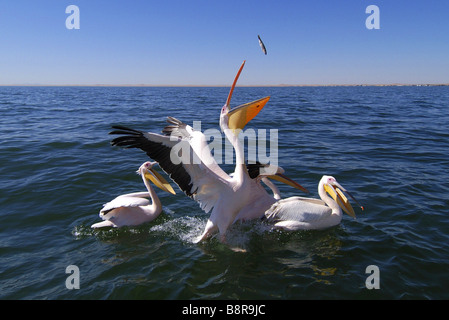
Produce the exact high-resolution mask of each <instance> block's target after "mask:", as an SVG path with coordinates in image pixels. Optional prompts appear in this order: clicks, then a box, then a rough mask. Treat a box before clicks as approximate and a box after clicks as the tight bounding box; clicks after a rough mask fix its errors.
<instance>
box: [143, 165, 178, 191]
mask: <svg viewBox="0 0 449 320" xmlns="http://www.w3.org/2000/svg"><path fill="white" fill-rule="evenodd" d="M145 178H147V179H150V180H151V181H152V182H153V183H154V185H155V186H157V187H158V188H160V189H162V190H164V191H166V192H168V193H171V194H176V192H175V190H173V188H172V186H171V185H170V183H168V181H167V180H165V178H164V177H163V176H162V175H161V174H160V173H159V172H157V171H156V170H154V169H153V168H151V169H149V170H147V171H146V172H145Z"/></svg>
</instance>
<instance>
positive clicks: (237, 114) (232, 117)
mask: <svg viewBox="0 0 449 320" xmlns="http://www.w3.org/2000/svg"><path fill="white" fill-rule="evenodd" d="M244 65H245V61H243V63H242V65H241V66H240V69H239V71H238V72H237V75H236V76H235V78H234V82H233V83H232V86H231V90H230V91H229V94H228V99H227V100H226V104H225V106H226V108H227V109H228V127H229V129H231V130H232V131H233V132H234V133H235V130H237V129H240V130H243V128H244V127H245V126H246V124H247V123H248V122H250V121H251V120H252V119H253V118H254V117H255V116H256V115H257V114H258V113H259V112H260V110H262V108H263V107H264V106H265V104H266V103H267V102H268V100H270V97H265V98H262V99H259V100H256V101H253V102H248V103H245V104H242V105H240V106H238V107H235V108H234V109H232V110H231V106H230V105H231V98H232V93H233V92H234V88H235V85H236V83H237V80H238V78H239V76H240V73H241V72H242V70H243V67H244Z"/></svg>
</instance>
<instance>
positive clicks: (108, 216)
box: [91, 161, 175, 228]
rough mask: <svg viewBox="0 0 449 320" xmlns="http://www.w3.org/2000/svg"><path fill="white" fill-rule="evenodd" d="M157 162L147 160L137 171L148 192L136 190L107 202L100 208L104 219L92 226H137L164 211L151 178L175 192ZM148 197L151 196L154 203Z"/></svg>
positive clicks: (162, 186)
mask: <svg viewBox="0 0 449 320" xmlns="http://www.w3.org/2000/svg"><path fill="white" fill-rule="evenodd" d="M155 164H156V162H149V161H148V162H145V163H144V164H142V165H141V166H140V168H139V170H138V171H137V173H138V174H140V175H141V176H142V180H143V183H144V184H145V186H146V187H147V190H148V192H134V193H128V194H124V195H121V196H118V197H117V198H115V199H114V200H112V201H110V202H108V203H106V204H105V205H104V207H103V209H101V210H100V218H102V219H103V220H104V221H102V222H98V223H95V224H93V225H92V226H91V227H92V228H102V227H116V228H118V227H123V226H137V225H140V224H142V223H145V222H150V221H153V220H154V219H156V218H157V217H158V216H159V214H160V213H161V212H162V204H161V201H160V200H159V198H158V196H157V194H156V192H154V190H153V188H152V187H151V185H150V182H149V181H148V179H150V180H151V181H152V182H153V183H154V184H155V185H156V186H158V187H159V188H161V189H162V190H164V191H167V192H169V193H172V194H175V191H174V190H173V188H172V187H171V186H170V184H169V183H168V182H167V181H166V180H165V179H164V178H163V177H162V176H161V175H160V174H159V173H158V172H157V171H155V170H154V169H153V168H152V167H153V166H154V165H155ZM147 198H151V200H152V203H151V204H150V201H149V200H148V199H147Z"/></svg>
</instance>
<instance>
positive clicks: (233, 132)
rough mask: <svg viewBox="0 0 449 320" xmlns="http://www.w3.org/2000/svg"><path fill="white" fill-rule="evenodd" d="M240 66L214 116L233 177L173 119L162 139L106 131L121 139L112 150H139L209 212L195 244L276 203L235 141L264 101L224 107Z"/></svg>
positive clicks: (200, 138) (201, 139)
mask: <svg viewBox="0 0 449 320" xmlns="http://www.w3.org/2000/svg"><path fill="white" fill-rule="evenodd" d="M244 64H245V62H243V63H242V65H241V67H240V69H239V71H238V73H237V75H236V77H235V79H234V82H233V84H232V87H231V89H230V92H229V95H228V98H227V100H226V103H225V105H224V106H223V108H222V109H221V114H220V127H221V129H222V130H223V131H224V133H225V135H226V137H227V138H228V139H229V141H230V142H231V144H232V146H233V147H234V149H235V155H236V166H235V171H234V174H233V175H228V174H227V173H225V172H224V171H223V170H222V169H221V168H220V166H219V165H218V164H217V163H216V161H215V159H214V158H213V157H212V154H211V151H210V149H209V146H208V144H207V140H206V137H205V135H204V134H203V133H201V132H200V131H195V130H193V128H192V127H190V126H188V125H186V124H185V123H182V122H181V121H179V120H177V119H175V118H172V117H169V118H168V122H169V123H170V124H171V125H169V126H167V127H165V128H164V130H163V131H162V132H163V133H165V135H160V134H155V133H151V132H142V131H139V130H134V129H129V128H126V127H123V126H113V128H114V129H118V130H116V131H112V132H111V134H120V135H122V136H121V137H117V138H115V139H113V140H112V145H116V146H122V147H126V148H140V149H141V150H143V151H145V152H146V153H147V155H148V156H149V157H150V158H152V159H154V160H156V161H157V162H158V163H159V166H160V167H161V168H162V169H163V170H164V171H165V172H166V173H167V174H168V175H169V176H170V178H171V179H172V180H173V181H174V182H175V183H176V184H177V185H178V186H179V187H180V188H181V190H183V191H184V193H185V194H186V195H187V196H189V197H191V198H193V199H194V200H196V201H197V202H199V204H200V207H201V209H203V210H204V211H205V212H209V211H210V210H212V212H211V214H210V217H209V219H208V221H207V224H206V227H205V230H204V232H203V233H202V235H201V236H200V237H198V239H197V242H198V241H201V240H204V239H206V238H208V237H209V236H211V235H212V234H213V233H215V232H216V231H218V232H219V234H220V239H221V241H224V240H225V233H226V230H227V229H228V227H229V226H230V225H231V224H232V223H233V222H234V220H235V218H236V217H237V216H238V215H239V213H240V212H241V211H251V210H257V211H258V212H259V213H261V214H263V212H265V210H267V209H268V208H269V207H270V206H271V205H272V204H273V203H274V202H275V201H276V200H275V199H274V198H273V197H272V196H270V195H269V194H268V193H267V192H266V190H265V189H264V188H263V187H262V186H261V185H260V183H259V181H256V180H253V179H251V178H250V177H249V175H248V171H247V169H246V165H245V161H244V151H243V146H241V144H240V142H239V139H238V134H239V132H240V130H242V129H243V128H244V126H245V125H246V124H247V123H248V122H249V121H251V119H253V118H254V117H255V116H256V115H257V114H258V113H259V112H260V110H261V109H262V108H263V107H264V106H265V104H266V103H267V102H268V100H269V98H270V97H265V98H262V99H259V100H256V101H253V102H249V103H246V104H244V105H241V106H239V107H236V108H234V109H232V110H231V108H230V101H231V97H232V93H233V90H234V88H235V85H236V83H237V79H238V77H239V75H240V73H241V71H242V69H243V66H244ZM298 188H300V186H299V185H298ZM259 216H260V215H259Z"/></svg>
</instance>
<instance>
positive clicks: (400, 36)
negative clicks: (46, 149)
mask: <svg viewBox="0 0 449 320" xmlns="http://www.w3.org/2000/svg"><path fill="white" fill-rule="evenodd" d="M72 4H73V5H76V6H78V7H79V10H80V29H79V30H76V29H73V30H69V29H67V28H66V25H65V21H66V18H67V17H68V16H69V14H67V13H66V12H65V10H66V7H67V6H69V5H72ZM369 5H377V6H378V7H379V9H380V29H378V30H368V29H367V28H366V26H365V20H366V18H367V17H368V16H369V14H367V13H365V9H366V8H367V6H369ZM448 14H449V1H446V0H438V1H437V0H428V1H424V0H420V1H417V0H407V1H405V0H388V1H387V0H338V1H337V0H326V1H324V0H313V1H312V0H289V1H284V0H276V1H272V0H270V1H268V0H258V1H255V0H254V1H253V0H239V1H234V0H227V1H223V0H207V1H206V0H183V1H171V0H164V1H160V0H158V1H152V0H146V1H144V0H141V1H137V0H136V1H122V0H115V1H113V0H109V1H99V0H69V1H63V0H53V1H51V0H39V1H31V0H28V1H24V0H17V1H12V0H1V2H0V85H11V84H26V85H28V84H42V85H71V84H78V85H96V84H105V85H120V84H126V85H141V84H146V85H229V84H230V82H232V79H233V77H234V75H235V72H236V70H237V69H238V67H239V66H240V64H241V62H242V61H243V60H246V61H247V62H246V66H245V70H244V72H243V73H242V76H241V78H240V80H239V84H240V85H279V84H291V85H314V84H318V85H320V84H384V83H385V84H390V83H406V84H415V83H449V21H448V19H447V16H448ZM258 34H259V35H260V36H261V37H262V39H263V40H264V42H265V45H266V47H267V50H268V54H267V55H266V56H265V55H264V54H263V53H262V51H261V49H260V47H259V44H258V40H257V35H258Z"/></svg>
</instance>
